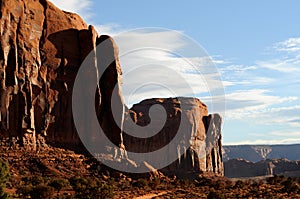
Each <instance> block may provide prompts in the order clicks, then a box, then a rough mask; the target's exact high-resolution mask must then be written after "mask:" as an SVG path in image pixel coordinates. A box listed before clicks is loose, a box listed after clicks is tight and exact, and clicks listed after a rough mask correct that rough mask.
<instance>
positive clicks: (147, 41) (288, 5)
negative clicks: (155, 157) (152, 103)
mask: <svg viewBox="0 0 300 199" xmlns="http://www.w3.org/2000/svg"><path fill="white" fill-rule="evenodd" d="M52 2H53V3H54V4H56V5H57V6H58V7H60V8H62V9H64V10H67V11H72V12H76V13H78V14H80V15H81V16H82V17H83V18H84V20H85V21H86V22H87V23H88V24H92V25H94V26H95V27H96V28H97V30H98V33H99V34H109V35H112V36H113V37H114V38H115V39H116V42H117V44H118V46H119V48H120V56H121V57H120V61H121V65H122V69H123V74H124V75H123V93H124V95H125V102H126V103H127V105H129V106H130V105H131V104H132V103H136V102H138V101H141V100H142V99H145V98H151V97H168V96H170V97H171V96H172V95H174V92H172V90H170V89H169V90H167V91H166V90H165V89H164V88H161V87H160V86H159V85H162V84H166V87H172V88H175V87H176V88H178V89H177V90H176V94H180V95H187V96H188V95H190V92H189V91H188V90H185V89H183V88H182V87H183V86H182V85H183V84H182V82H183V81H178V80H181V79H179V78H182V79H183V80H185V81H186V83H187V84H188V85H189V86H190V87H191V89H192V90H193V94H194V95H193V96H196V97H198V98H200V100H202V101H203V102H205V103H206V104H208V107H209V111H210V112H221V114H222V116H223V119H224V124H223V143H224V144H225V145H236V144H293V143H300V92H299V89H300V26H299V25H298V23H299V19H300V12H299V10H298V8H299V7H300V2H299V1H297V0H290V1H285V2H284V1H281V2H279V1H277V2H276V1H271V0H265V1H259V0H252V1H238V0H229V1H217V0H212V1H205V2H204V1H198V0H191V1H187V2H185V3H183V2H182V1H176V0H175V1H174V0H173V1H170V0H164V1H158V0H153V1H141V0H139V1H138V0H131V1H116V0H110V1H105V2H103V1H96V0H86V1H79V0H65V1H58V0H54V1H52ZM145 27H148V28H146V29H141V28H145ZM149 27H152V28H151V29H149ZM153 27H155V28H153ZM143 30H144V31H143ZM145 30H146V31H145ZM128 31H129V32H128ZM124 32H125V34H124ZM151 44H155V47H157V45H158V47H159V48H160V49H167V50H168V51H163V50H157V49H155V50H153V49H148V50H139V51H136V52H134V53H128V54H126V52H128V50H131V49H138V48H139V47H140V46H141V45H151ZM193 44H197V45H198V46H199V48H196V47H195V49H194V48H190V49H189V50H187V49H184V46H185V47H186V46H188V47H190V46H193ZM202 48H203V50H202V51H201V49H202ZM183 49H184V53H183V54H180V55H181V57H180V56H174V54H172V53H170V52H180V53H182V52H183ZM198 52H199V56H198V57H197V56H195V54H196V53H198ZM192 54H193V55H192ZM182 55H183V56H182ZM189 55H191V56H189ZM206 55H207V57H209V61H207V60H206V59H204V58H206ZM184 57H187V60H188V61H186V59H184ZM143 63H145V64H148V68H147V66H145V67H144V68H141V67H139V68H136V66H142V65H143ZM149 63H152V66H151V67H149ZM188 63H192V64H188ZM193 64H195V65H197V67H204V68H205V66H207V64H208V65H209V66H210V67H211V68H213V69H212V71H213V72H212V73H206V69H203V68H202V69H201V73H202V74H201V75H199V74H198V75H197V74H196V72H194V71H192V70H193V67H191V65H193ZM162 65H163V66H167V67H161V66H162ZM159 69H161V70H159ZM171 69H172V70H171ZM214 69H216V70H214ZM157 71H159V75H158V76H153V74H157ZM191 71H192V72H191ZM203 71H204V72H203ZM150 74H152V76H151V75H150ZM173 74H174V76H173V78H170V76H172V75H173ZM176 74H177V75H178V78H177V76H176ZM203 76H204V77H203ZM174 77H176V78H174ZM152 78H154V79H155V81H157V80H158V79H160V78H161V79H162V81H161V82H160V83H159V84H158V85H156V86H152V87H151V86H148V87H147V86H144V87H143V88H144V89H143V88H142V89H141V88H135V87H134V85H141V84H142V83H145V82H147V81H150V79H152ZM175 80H176V81H175ZM219 80H222V84H223V87H224V90H223V91H224V93H223V94H224V96H225V105H226V106H225V111H226V112H224V111H223V110H219V109H218V108H219V107H218V106H213V104H212V103H211V101H212V95H214V97H215V100H216V103H219V101H220V102H221V101H222V102H223V101H224V99H223V98H222V89H221V90H217V89H216V87H217V86H215V85H219V82H218V81H219ZM166 82H168V84H167V83H166ZM180 88H182V89H180ZM134 89H136V90H134ZM134 91H135V93H134ZM137 91H138V92H137ZM215 91H216V92H215ZM177 92H178V93H177ZM132 93H134V95H133V94H132Z"/></svg>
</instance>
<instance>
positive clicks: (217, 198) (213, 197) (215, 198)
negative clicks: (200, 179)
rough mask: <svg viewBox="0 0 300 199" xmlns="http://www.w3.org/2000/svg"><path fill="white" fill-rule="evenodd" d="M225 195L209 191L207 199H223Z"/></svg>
mask: <svg viewBox="0 0 300 199" xmlns="http://www.w3.org/2000/svg"><path fill="white" fill-rule="evenodd" d="M225 198H226V197H225V195H224V194H222V193H219V192H216V191H215V190H210V192H209V194H208V196H207V199H225Z"/></svg>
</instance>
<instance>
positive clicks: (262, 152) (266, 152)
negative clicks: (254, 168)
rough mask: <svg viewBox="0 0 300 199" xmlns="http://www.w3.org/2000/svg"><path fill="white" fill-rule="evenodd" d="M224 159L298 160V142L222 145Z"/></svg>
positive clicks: (299, 155)
mask: <svg viewBox="0 0 300 199" xmlns="http://www.w3.org/2000/svg"><path fill="white" fill-rule="evenodd" d="M223 149H224V150H223V157H224V161H228V160H231V159H238V158H241V159H244V160H248V161H251V162H259V161H261V160H266V159H276V158H287V159H289V160H299V159H300V154H299V153H295V151H299V150H300V145H299V144H293V145H236V146H223Z"/></svg>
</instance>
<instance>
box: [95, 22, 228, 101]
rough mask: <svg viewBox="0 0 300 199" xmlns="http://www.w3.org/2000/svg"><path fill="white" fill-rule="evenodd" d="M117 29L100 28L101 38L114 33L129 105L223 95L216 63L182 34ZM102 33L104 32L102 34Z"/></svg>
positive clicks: (176, 32)
mask: <svg viewBox="0 0 300 199" xmlns="http://www.w3.org/2000/svg"><path fill="white" fill-rule="evenodd" d="M116 28H117V29H118V26H117V25H114V24H110V25H108V26H102V27H101V26H98V31H99V32H100V34H102V33H103V32H105V31H107V34H111V33H113V34H114V35H115V36H114V39H115V41H116V43H117V44H118V46H119V50H120V53H119V54H120V61H121V66H122V70H123V77H122V78H123V86H122V87H123V95H124V98H125V102H126V104H127V105H129V106H130V105H131V104H132V103H136V102H139V101H141V100H143V99H147V98H153V97H178V96H183V97H184V96H186V97H197V96H198V95H199V94H203V93H206V95H210V94H214V92H216V90H220V91H219V93H220V92H221V91H223V90H222V89H223V84H224V85H225V86H230V85H232V83H231V82H229V81H224V82H223V83H222V81H221V79H220V76H219V73H218V70H217V68H216V67H215V65H214V61H213V60H212V58H211V57H210V56H208V55H207V54H206V53H205V50H203V49H202V48H201V46H199V45H198V44H196V43H195V42H193V41H192V40H190V39H189V38H188V37H186V36H184V35H183V34H182V33H181V32H178V31H173V30H167V29H155V28H154V29H153V28H150V29H149V28H145V29H136V30H130V31H127V32H126V31H125V32H121V33H120V34H118V31H120V30H117V31H115V30H116ZM101 30H102V32H101Z"/></svg>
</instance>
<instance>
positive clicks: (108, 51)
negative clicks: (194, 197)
mask: <svg viewBox="0 0 300 199" xmlns="http://www.w3.org/2000/svg"><path fill="white" fill-rule="evenodd" d="M0 4H1V5H0V6H1V7H0V42H1V45H0V97H1V101H0V135H1V137H4V138H7V137H9V138H10V140H11V142H12V143H15V142H18V144H19V145H21V146H24V147H26V148H27V149H28V150H36V149H37V147H46V146H47V145H46V144H54V145H56V146H57V145H58V146H63V147H67V148H72V149H74V148H77V149H79V150H80V149H81V148H82V147H83V146H82V145H81V141H80V139H79V137H78V134H77V132H76V129H75V125H74V121H73V115H72V92H73V86H74V81H75V78H76V75H77V73H78V70H79V68H80V66H81V64H82V63H83V61H84V60H85V58H86V56H87V55H88V54H90V53H92V59H91V61H90V62H89V65H90V67H91V69H95V68H97V70H104V68H106V62H107V60H112V61H111V62H109V65H108V67H107V69H106V70H105V71H102V72H103V74H102V75H101V78H100V82H99V85H98V86H97V85H95V88H90V89H91V92H94V93H95V102H96V103H95V110H96V114H97V116H98V120H99V123H100V125H101V127H102V129H103V131H104V133H105V134H106V136H107V137H108V138H109V139H110V140H111V141H112V142H113V143H114V144H115V145H116V146H118V147H120V148H121V149H122V151H123V152H124V149H126V150H128V151H132V152H139V153H141V152H149V151H155V150H157V149H159V148H161V147H164V146H165V145H167V144H168V143H169V142H170V141H171V140H172V139H173V138H174V136H175V135H176V133H177V131H178V129H180V124H182V123H183V124H185V126H184V128H183V129H184V130H185V131H186V133H185V135H187V136H184V137H182V140H181V141H182V144H180V145H176V146H173V147H171V148H169V150H171V151H175V152H177V151H179V152H180V151H181V152H182V151H184V153H183V155H182V156H180V155H178V160H176V161H174V162H173V163H172V164H171V165H170V166H168V167H166V168H164V169H162V171H163V172H164V173H166V174H176V173H178V172H183V173H186V172H202V171H203V172H205V171H211V172H214V173H217V174H223V163H222V156H221V147H222V146H221V137H220V133H221V132H220V126H221V118H220V116H218V115H210V116H209V115H208V110H207V107H206V106H205V105H204V104H203V103H202V102H201V101H200V100H198V99H194V98H180V99H177V98H175V99H172V98H170V99H150V100H145V101H143V102H141V103H139V104H137V105H135V106H134V107H133V108H132V109H131V110H128V111H127V113H126V114H127V116H126V115H125V116H126V117H125V118H126V119H125V126H126V125H128V124H129V123H128V121H132V120H133V122H132V123H131V125H136V124H137V125H140V126H147V125H148V124H149V123H150V117H149V108H150V107H152V106H153V105H157V104H160V105H161V106H162V107H163V108H164V109H165V112H166V115H167V117H166V119H167V120H166V124H165V125H163V126H162V129H159V133H158V134H157V132H156V133H155V134H156V135H154V136H152V137H151V138H148V139H138V138H135V137H133V136H130V135H128V134H126V133H122V130H121V128H120V127H119V125H117V123H119V124H120V123H121V124H122V123H123V122H124V121H123V119H124V114H123V112H124V110H125V106H124V103H123V99H122V92H121V86H120V82H121V81H120V79H121V74H122V72H121V67H120V63H119V59H118V48H117V46H116V44H115V42H114V41H113V39H112V38H110V37H109V36H103V35H102V36H98V34H97V32H96V31H95V30H94V28H93V27H92V26H88V25H87V24H85V23H84V22H83V20H82V19H81V18H80V17H79V16H78V15H76V14H73V13H68V12H64V11H61V10H59V9H58V8H56V7H55V6H54V5H53V4H51V3H50V2H48V1H46V0H39V1H37V0H5V1H0ZM102 44H103V46H104V47H103V46H102V48H100V49H98V48H96V46H97V45H102ZM99 68H100V69H99ZM84 75H86V78H87V79H89V77H90V75H95V70H94V71H93V70H91V72H90V73H89V70H87V73H86V74H84ZM82 89H89V88H85V85H82ZM113 91H114V93H113ZM88 92H89V91H88ZM113 95H114V97H112V96H113ZM111 104H113V105H114V108H115V109H116V110H117V115H114V116H113V113H112V112H113V111H112V109H111ZM78 106H81V104H78ZM183 107H185V108H183ZM83 112H84V111H83ZM87 114H88V113H87ZM160 119H162V118H160V115H156V116H154V117H153V118H152V121H151V123H153V124H154V127H155V126H156V125H158V123H159V122H160ZM116 120H117V121H118V122H116ZM83 123H84V124H86V125H88V124H87V122H85V121H83ZM84 124H83V126H84ZM92 125H94V124H92ZM95 125H96V124H95ZM126 127H128V126H126ZM128 128H129V130H130V128H131V127H130V125H129V127H128ZM152 130H153V129H152ZM97 133H98V132H95V131H91V132H86V137H88V138H89V139H91V141H94V142H97V139H101V138H99V137H98V138H96V139H94V137H97ZM144 133H146V134H147V133H153V132H147V131H146V132H144ZM123 137H124V141H123ZM93 139H94V140H93ZM212 140H214V141H212ZM125 158H126V157H125ZM129 158H130V157H129ZM166 158H168V157H166ZM127 160H128V161H129V159H127ZM112 161H114V160H112ZM133 165H134V163H133ZM141 167H147V168H152V169H151V171H154V170H155V169H156V168H153V167H152V165H150V164H148V163H147V162H143V163H142V164H141Z"/></svg>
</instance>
